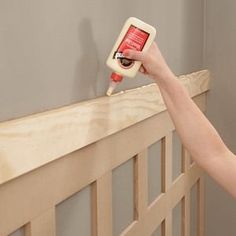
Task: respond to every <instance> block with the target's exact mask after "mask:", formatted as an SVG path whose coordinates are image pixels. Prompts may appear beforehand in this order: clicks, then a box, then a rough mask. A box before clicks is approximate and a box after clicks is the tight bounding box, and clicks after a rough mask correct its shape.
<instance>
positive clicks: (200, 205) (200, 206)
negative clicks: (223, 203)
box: [197, 174, 205, 236]
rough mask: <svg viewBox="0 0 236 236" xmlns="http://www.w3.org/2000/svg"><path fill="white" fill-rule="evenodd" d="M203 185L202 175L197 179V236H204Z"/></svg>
mask: <svg viewBox="0 0 236 236" xmlns="http://www.w3.org/2000/svg"><path fill="white" fill-rule="evenodd" d="M204 188H205V185H204V174H203V175H202V176H201V177H200V178H199V180H198V184H197V202H198V206H197V207H198V216H197V221H198V232H197V235H198V236H204V222H205V189H204Z"/></svg>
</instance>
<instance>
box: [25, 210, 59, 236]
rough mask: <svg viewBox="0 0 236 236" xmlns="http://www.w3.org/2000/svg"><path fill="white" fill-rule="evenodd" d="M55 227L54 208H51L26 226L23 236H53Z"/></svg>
mask: <svg viewBox="0 0 236 236" xmlns="http://www.w3.org/2000/svg"><path fill="white" fill-rule="evenodd" d="M55 227H56V224H55V208H52V209H49V210H48V211H46V212H45V213H44V214H42V215H40V216H39V217H37V218H35V219H33V220H31V222H30V223H29V224H27V225H26V229H25V236H42V235H43V236H55V235H56V228H55Z"/></svg>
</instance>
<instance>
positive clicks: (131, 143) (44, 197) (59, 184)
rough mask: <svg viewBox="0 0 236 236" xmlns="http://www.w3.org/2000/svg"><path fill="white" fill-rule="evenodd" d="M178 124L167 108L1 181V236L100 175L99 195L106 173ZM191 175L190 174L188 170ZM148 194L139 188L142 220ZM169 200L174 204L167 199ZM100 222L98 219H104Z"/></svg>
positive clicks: (202, 102)
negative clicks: (94, 141) (9, 179)
mask: <svg viewBox="0 0 236 236" xmlns="http://www.w3.org/2000/svg"><path fill="white" fill-rule="evenodd" d="M194 101H195V102H196V104H197V105H198V106H199V107H200V109H201V110H204V109H205V102H206V94H205V93H204V94H201V95H199V96H197V97H195V98H194ZM173 130H174V126H173V123H172V122H171V120H170V117H169V115H168V113H167V111H164V112H161V113H158V114H156V115H154V116H152V117H150V118H148V119H146V120H143V121H141V122H139V123H137V124H135V125H132V126H130V127H129V128H128V129H124V130H123V131H121V132H117V133H115V134H113V135H110V136H108V137H106V138H103V139H101V140H99V141H97V142H96V143H93V144H91V145H88V146H86V147H84V148H81V149H79V150H77V151H75V152H73V153H70V154H68V155H66V156H64V157H62V158H58V159H57V160H55V161H53V162H51V163H49V164H47V165H44V166H42V167H40V168H37V169H35V170H34V171H30V172H28V173H26V174H24V175H22V176H20V177H19V178H15V179H13V180H11V181H8V182H7V183H5V184H2V185H0V236H2V235H9V234H10V233H12V232H13V231H15V230H16V229H18V228H20V227H22V226H23V225H25V224H27V223H28V222H30V221H32V220H33V219H38V217H40V216H42V215H44V214H45V212H47V211H48V209H53V208H54V207H55V206H56V205H57V204H59V203H61V202H62V201H64V200H65V199H67V198H68V197H70V196H72V195H73V194H75V193H76V192H78V191H80V190H81V189H83V188H84V187H86V186H88V185H89V184H91V183H94V181H97V180H98V181H99V182H98V184H99V186H97V187H98V188H99V189H98V192H97V197H99V196H101V194H103V193H102V188H103V187H104V183H105V182H106V181H108V180H109V178H107V177H106V176H107V173H109V172H110V171H111V170H113V169H114V168H116V167H118V166H119V165H121V164H122V163H125V162H126V161H128V160H129V159H131V158H133V157H134V156H135V155H137V154H139V153H140V157H141V155H142V153H143V151H144V150H145V149H147V147H149V146H151V145H152V144H153V143H155V142H157V141H159V140H161V139H162V138H163V137H165V136H167V135H168V134H169V133H170V132H172V131H173ZM143 160H144V159H143ZM140 161H141V159H140ZM140 168H141V166H140ZM140 171H141V172H140ZM140 171H139V173H142V172H143V171H145V170H144V169H140ZM145 175H146V174H145ZM143 177H144V179H140V181H143V180H145V178H146V177H145V176H143ZM189 177H191V176H187V178H189ZM100 178H101V179H100ZM187 180H188V179H187ZM187 180H186V181H187ZM100 181H101V182H100ZM108 182H109V181H108ZM140 183H141V182H140ZM143 187H145V186H141V187H140V188H139V190H141V189H143V190H142V191H145V190H144V188H143ZM146 191H147V190H146ZM180 191H182V190H180ZM109 193H110V190H109V189H108V188H107V190H106V196H107V199H109V197H108V196H109ZM104 194H105V192H104ZM146 194H147V193H145V192H143V193H141V192H140V196H139V200H141V201H140V202H139V205H138V209H139V211H140V213H141V215H140V218H139V221H140V220H141V219H143V218H145V217H146V214H145V212H146V211H147V209H146V210H145V205H146V203H145V202H146V200H145V199H146V198H147V197H146V196H145V195H146ZM169 199H170V198H169ZM96 202H97V203H98V202H99V204H101V201H98V200H96ZM38 203H39V204H38ZM143 203H144V204H143ZM167 206H169V207H170V206H172V205H169V204H168V205H165V207H167ZM97 207H98V209H97V210H98V211H97V215H99V214H106V215H108V214H107V213H105V212H102V211H101V209H102V208H100V207H102V205H100V206H97ZM110 207H111V206H110ZM169 209H170V208H169ZM165 211H167V208H165ZM141 216H142V217H141ZM141 221H142V220H141ZM96 222H97V223H99V222H100V220H97V221H96ZM142 222H143V221H142ZM158 222H159V221H157V223H158ZM136 223H137V222H136ZM136 223H135V222H134V223H133V224H132V225H131V226H130V228H132V226H134V225H136ZM145 224H146V223H145ZM156 226H158V225H156ZM139 227H141V226H139ZM142 227H145V225H143V226H142ZM100 229H102V228H100ZM151 230H152V231H151V232H153V230H155V227H154V225H152V228H151ZM142 236H143V235H142Z"/></svg>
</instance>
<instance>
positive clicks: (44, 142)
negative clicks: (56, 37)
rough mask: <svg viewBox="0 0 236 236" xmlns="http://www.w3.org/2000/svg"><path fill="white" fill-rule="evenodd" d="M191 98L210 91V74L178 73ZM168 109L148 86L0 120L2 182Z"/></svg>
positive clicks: (203, 72) (0, 169)
mask: <svg viewBox="0 0 236 236" xmlns="http://www.w3.org/2000/svg"><path fill="white" fill-rule="evenodd" d="M178 79H179V80H180V81H181V83H182V84H183V85H184V86H185V87H186V88H187V90H188V92H189V94H190V96H191V97H194V96H196V95H199V94H201V93H204V92H206V91H207V90H209V80H210V73H209V71H208V70H202V71H199V72H195V73H192V74H189V75H184V76H180V77H178ZM164 110H166V107H165V105H164V102H163V100H162V98H161V95H160V92H159V89H158V86H157V85H156V84H150V85H147V86H143V87H140V88H137V89H132V90H127V91H125V92H121V93H118V94H115V95H113V96H111V97H101V98H97V99H92V100H89V101H86V102H81V103H78V104H74V105H70V106H66V107H63V108H60V109H55V110H51V111H48V112H43V113H39V114H36V115H31V116H28V117H25V118H20V119H16V120H12V121H7V122H2V123H0V185H1V184H3V183H5V182H7V181H9V180H11V179H13V178H16V177H18V176H20V175H22V174H25V173H27V172H30V171H32V170H34V169H36V168H38V167H40V166H42V165H45V164H47V163H49V162H51V161H53V160H56V159H58V158H60V157H62V156H64V155H66V154H68V153H71V152H73V151H75V150H78V149H80V148H83V147H85V146H87V145H89V144H91V143H93V142H96V141H98V140H100V139H102V138H104V137H107V136H108V135H111V134H114V133H116V132H118V131H120V130H122V129H125V128H127V127H129V126H131V125H133V124H135V123H137V122H140V121H142V120H144V119H146V118H148V117H151V116H153V115H156V114H158V113H160V112H162V111H164Z"/></svg>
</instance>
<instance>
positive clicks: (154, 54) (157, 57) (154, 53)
mask: <svg viewBox="0 0 236 236" xmlns="http://www.w3.org/2000/svg"><path fill="white" fill-rule="evenodd" d="M123 55H124V56H125V57H126V58H129V59H132V60H136V61H141V62H142V66H141V67H140V69H139V71H140V72H141V73H143V74H147V75H148V76H149V77H151V78H152V79H154V80H155V81H156V82H158V81H159V80H163V79H165V78H166V77H167V76H170V75H172V76H173V73H172V71H171V70H170V68H169V67H168V65H167V63H166V61H165V59H164V57H163V56H162V54H161V52H160V50H159V48H158V46H157V44H156V43H155V42H154V43H152V45H151V46H150V48H149V49H148V50H147V51H146V52H140V51H135V50H131V49H126V50H125V51H124V52H123Z"/></svg>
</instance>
